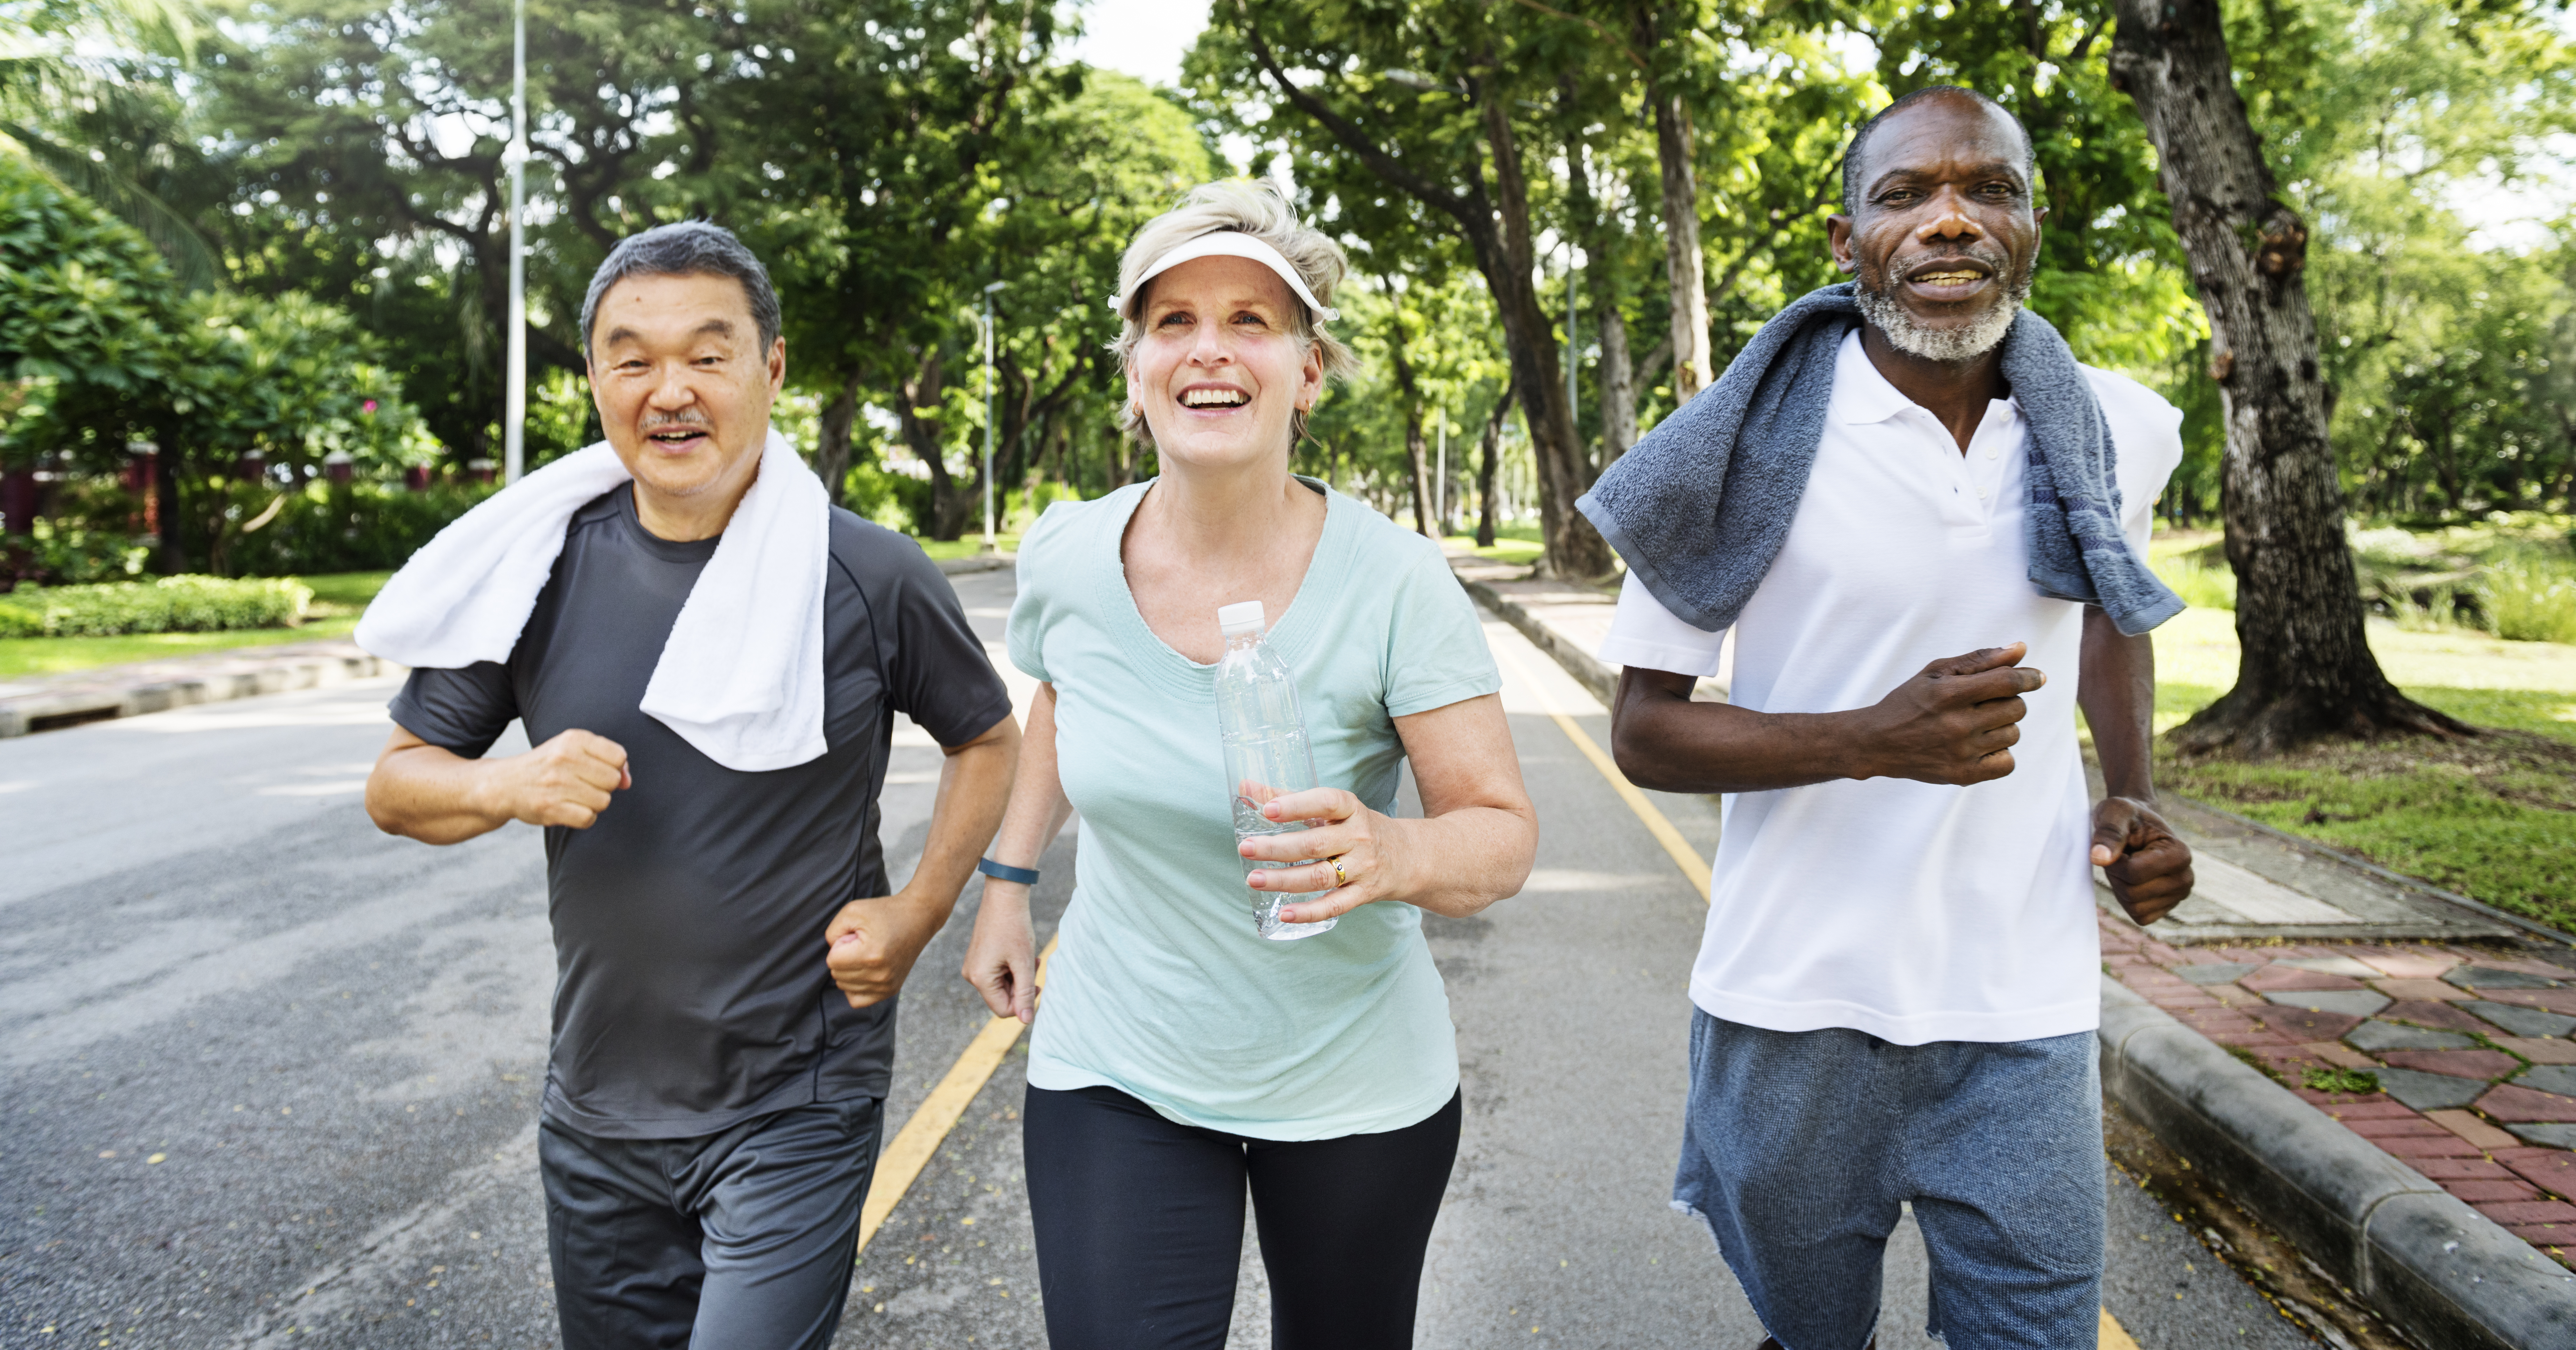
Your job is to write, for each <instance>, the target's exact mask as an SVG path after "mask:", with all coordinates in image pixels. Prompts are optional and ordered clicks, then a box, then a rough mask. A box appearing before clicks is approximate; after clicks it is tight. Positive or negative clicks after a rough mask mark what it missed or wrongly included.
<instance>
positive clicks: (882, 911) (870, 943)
mask: <svg viewBox="0 0 2576 1350" xmlns="http://www.w3.org/2000/svg"><path fill="white" fill-rule="evenodd" d="M947 919H948V907H947V906H946V905H930V904H926V903H925V902H923V901H920V900H917V899H914V898H912V897H910V896H905V895H880V896H876V897H874V898H872V899H867V900H853V901H851V902H850V903H848V904H846V905H843V906H841V912H840V914H839V915H837V916H836V917H834V918H833V920H832V922H831V923H830V924H829V925H828V926H826V927H825V928H824V929H823V942H824V946H825V948H826V955H825V956H824V958H823V964H824V965H825V966H827V967H828V968H830V970H831V972H832V983H833V984H834V985H836V986H838V987H839V989H840V991H841V993H842V995H843V996H844V997H846V998H848V999H849V1000H850V1006H851V1007H853V1008H864V1007H867V1006H868V1005H870V1004H872V1003H883V1002H885V1001H886V1000H887V999H890V998H893V997H894V996H895V994H896V993H897V992H898V991H900V990H901V989H902V988H903V982H904V979H905V977H907V976H909V975H911V974H912V963H913V962H915V961H917V960H919V959H921V949H922V948H924V947H927V946H929V945H930V939H931V938H932V937H933V936H935V935H937V933H938V932H939V926H940V925H941V924H943V923H945V922H947Z"/></svg>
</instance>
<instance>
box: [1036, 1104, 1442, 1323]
mask: <svg viewBox="0 0 2576 1350" xmlns="http://www.w3.org/2000/svg"><path fill="white" fill-rule="evenodd" d="M1458 1121H1459V1104H1458V1098H1457V1097H1455V1096H1452V1097H1451V1098H1450V1099H1449V1104H1448V1105H1447V1106H1444V1107H1441V1108H1440V1109H1439V1110H1438V1111H1435V1112H1433V1113H1432V1114H1431V1117H1430V1118H1429V1119H1427V1120H1424V1121H1422V1122H1420V1123H1419V1124H1414V1125H1407V1126H1405V1127H1404V1128H1402V1129H1400V1130H1389V1131H1387V1132H1386V1133H1384V1134H1354V1135H1345V1136H1343V1137H1342V1138H1339V1139H1315V1140H1308V1141H1303V1142H1298V1143H1280V1142H1277V1141H1274V1140H1268V1139H1247V1138H1244V1137H1243V1136H1241V1135H1233V1134H1224V1133H1220V1132H1218V1131H1216V1130H1203V1129H1199V1128H1197V1127H1195V1126H1190V1125H1177V1124H1174V1123H1173V1122H1171V1121H1168V1120H1165V1119H1164V1118H1162V1117H1161V1116H1159V1115H1156V1114H1154V1110H1153V1108H1152V1107H1149V1106H1147V1105H1145V1104H1144V1103H1143V1102H1140V1101H1138V1100H1136V1099H1135V1098H1133V1097H1130V1096H1128V1095H1127V1094H1126V1093H1123V1092H1119V1091H1117V1090H1115V1089H1113V1088H1105V1087H1092V1088H1080V1089H1077V1090H1075V1091H1072V1092H1050V1091H1047V1090H1046V1089H1044V1088H1034V1087H1033V1088H1030V1089H1029V1096H1028V1109H1027V1111H1026V1113H1025V1119H1024V1120H1023V1122H1022V1125H1021V1141H1022V1147H1023V1148H1025V1149H1026V1150H1027V1158H1028V1171H1029V1211H1030V1216H1031V1218H1032V1219H1033V1220H1034V1221H1035V1224H1036V1228H1037V1246H1038V1285H1039V1288H1040V1291H1041V1292H1042V1293H1043V1294H1044V1295H1045V1298H1046V1321H1047V1343H1048V1345H1049V1346H1050V1347H1051V1350H1222V1347H1223V1346H1224V1345H1225V1334H1226V1328H1227V1325H1228V1323H1229V1322H1231V1321H1232V1320H1233V1316H1234V1275H1235V1270H1236V1268H1237V1266H1238V1265H1239V1264H1240V1263H1241V1261H1242V1255H1243V1196H1244V1189H1245V1183H1246V1182H1247V1181H1249V1182H1250V1183H1251V1191H1252V1212H1253V1218H1254V1221H1255V1222H1256V1223H1257V1224H1258V1225H1259V1227H1260V1233H1261V1262H1262V1265H1263V1266H1265V1267H1266V1268H1268V1270H1269V1272H1270V1334H1271V1345H1272V1346H1273V1347H1274V1350H1377V1348H1378V1347H1390V1348H1395V1350H1400V1348H1401V1347H1406V1346H1410V1345H1412V1344H1413V1308H1414V1303H1415V1301H1416V1299H1417V1298H1418V1297H1419V1296H1420V1293H1421V1289H1422V1253H1423V1249H1424V1248H1425V1247H1427V1246H1429V1245H1430V1242H1431V1221H1432V1220H1433V1219H1434V1218H1436V1217H1438V1215H1439V1213H1440V1196H1441V1193H1442V1192H1444V1191H1446V1190H1447V1189H1448V1187H1449V1167H1450V1164H1452V1163H1454V1162H1456V1161H1457V1158H1458Z"/></svg>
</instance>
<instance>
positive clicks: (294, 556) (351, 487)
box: [224, 483, 495, 576]
mask: <svg viewBox="0 0 2576 1350" xmlns="http://www.w3.org/2000/svg"><path fill="white" fill-rule="evenodd" d="M494 490H495V489H494V488H493V487H491V486H488V485H484V484H477V483H442V484H438V485H436V486H433V487H431V488H429V489H428V490H427V491H422V492H413V491H408V490H406V489H403V488H398V487H391V486H387V485H384V484H379V483H350V484H345V485H334V484H324V483H315V484H312V485H310V486H307V487H305V488H302V489H299V490H294V491H289V492H287V493H285V494H283V496H284V502H283V505H282V506H281V507H280V508H279V510H278V511H277V513H276V515H274V516H273V517H271V518H270V519H269V520H268V522H267V523H266V524H264V525H262V526H261V527H260V528H258V529H257V530H251V531H242V530H240V529H239V527H238V526H235V527H234V528H233V532H232V533H231V534H230V536H229V538H228V543H227V547H226V549H225V554H224V564H225V570H226V571H227V572H229V573H231V574H233V575H236V576H294V575H306V574H311V573H317V572H353V571H362V570H374V569H391V568H396V567H400V566H402V564H403V563H404V561H405V560H407V559H409V558H410V557H411V555H412V553H413V551H414V550H416V549H418V548H419V547H420V546H421V545H423V544H426V543H428V542H429V541H430V538H431V536H433V535H436V534H437V533H438V532H439V531H440V530H443V529H446V528H447V526H448V525H449V524H450V523H451V522H453V521H454V520H455V519H456V518H457V517H458V516H461V515H464V514H465V513H466V511H468V510H469V509H471V508H472V507H473V506H474V505H475V504H476V503H478V502H480V501H482V500H483V499H484V498H485V497H488V496H490V495H491V494H492V493H493V491H494ZM254 491H255V492H256V493H257V494H258V495H257V497H256V498H255V499H254V500H256V502H257V503H258V505H257V506H256V507H254V506H252V505H251V503H250V501H243V502H240V503H238V504H236V505H234V506H232V507H231V508H230V509H231V510H233V511H235V512H241V513H243V514H244V518H245V519H255V518H256V517H255V515H251V514H249V513H250V512H253V511H257V510H265V509H266V507H267V505H268V503H270V502H271V501H274V500H276V498H277V497H278V495H279V494H277V493H275V492H274V491H273V490H272V489H271V488H269V487H268V486H266V485H257V486H256V487H255V488H254ZM237 495H239V496H242V497H245V498H247V497H249V496H250V494H249V493H239V494H237Z"/></svg>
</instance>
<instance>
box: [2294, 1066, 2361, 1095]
mask: <svg viewBox="0 0 2576 1350" xmlns="http://www.w3.org/2000/svg"><path fill="white" fill-rule="evenodd" d="M2301 1083H2302V1085H2303V1086H2305V1087H2307V1088H2308V1089H2309V1090H2310V1091H2314V1092H2377V1091H2378V1090H2379V1076H2378V1075H2377V1074H2374V1073H2371V1072H2369V1071H2368V1070H2366V1069H2310V1070H2308V1071H2307V1072H2306V1073H2305V1074H2303V1075H2301Z"/></svg>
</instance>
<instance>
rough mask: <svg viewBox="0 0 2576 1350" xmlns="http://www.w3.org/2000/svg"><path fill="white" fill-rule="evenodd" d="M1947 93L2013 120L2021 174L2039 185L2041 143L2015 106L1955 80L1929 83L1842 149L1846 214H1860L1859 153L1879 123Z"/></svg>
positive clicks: (1879, 115)
mask: <svg viewBox="0 0 2576 1350" xmlns="http://www.w3.org/2000/svg"><path fill="white" fill-rule="evenodd" d="M1945 97H1957V98H1964V99H1968V100H1970V101H1972V102H1976V103H1982V104H1984V105H1985V106H1987V107H1989V108H1992V109H1994V110H1995V111H1996V112H1999V113H2002V114H2003V115H2004V118H2005V120H2006V121H2009V122H2011V123H2012V124H2013V130H2015V131H2018V132H2020V133H2021V147H2022V148H2021V172H2022V176H2023V177H2024V178H2027V179H2029V180H2030V181H2031V185H2032V187H2033V188H2034V189H2035V188H2036V187H2037V186H2038V184H2039V146H2038V144H2037V143H2036V142H2034V141H2032V140H2031V138H2030V128H2029V127H2027V126H2024V125H2022V120H2021V119H2020V118H2019V117H2016V116H2014V115H2013V110H2012V109H2010V108H2007V107H2005V106H2004V105H2002V104H2000V103H1997V102H1995V101H1994V100H1993V99H1991V98H1988V97H1987V96H1986V95H1984V94H1980V93H1978V92H1977V91H1976V90H1974V89H1967V88H1962V87H1961V86H1959V85H1955V84H1927V85H1925V86H1923V87H1922V88H1920V89H1917V90H1915V91H1914V92H1913V93H1910V94H1907V95H1905V96H1904V97H1903V98H1900V99H1898V100H1896V101H1895V102H1894V103H1890V104H1888V105H1887V106H1886V107H1884V108H1881V109H1879V110H1878V112H1877V113H1876V114H1875V115H1874V116H1872V117H1871V118H1870V119H1869V120H1868V121H1866V122H1863V123H1861V124H1860V130H1858V131H1855V132H1853V133H1852V138H1851V144H1850V145H1849V146H1848V147H1846V148H1845V149H1844V150H1843V214H1844V215H1847V216H1856V215H1859V214H1860V157H1861V152H1862V151H1863V150H1865V149H1867V148H1869V138H1870V134H1871V133H1872V132H1875V131H1877V130H1878V124H1879V123H1881V122H1884V121H1886V120H1887V119H1888V118H1890V117H1892V116H1894V115H1896V113H1898V112H1899V111H1901V110H1903V109H1905V108H1908V107H1911V106H1913V105H1914V104H1917V103H1920V102H1922V101H1923V100H1925V99H1928V98H1945Z"/></svg>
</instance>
